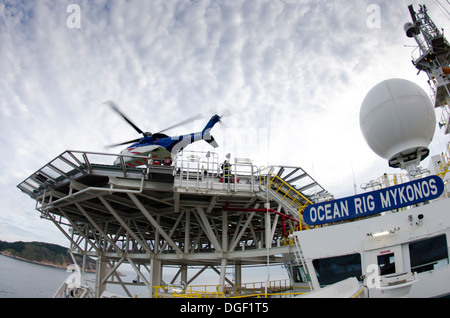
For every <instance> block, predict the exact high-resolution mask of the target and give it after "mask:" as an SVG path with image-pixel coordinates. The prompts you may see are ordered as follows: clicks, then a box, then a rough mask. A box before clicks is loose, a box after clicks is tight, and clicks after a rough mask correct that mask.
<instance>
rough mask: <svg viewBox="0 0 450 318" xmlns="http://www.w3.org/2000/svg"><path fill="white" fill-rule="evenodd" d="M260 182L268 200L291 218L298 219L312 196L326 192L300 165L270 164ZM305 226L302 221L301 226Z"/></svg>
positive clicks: (311, 201) (310, 202)
mask: <svg viewBox="0 0 450 318" xmlns="http://www.w3.org/2000/svg"><path fill="white" fill-rule="evenodd" d="M261 174H262V175H265V176H266V177H265V182H263V183H262V184H261V187H262V188H263V190H265V191H266V192H267V195H268V197H269V199H270V200H273V201H275V202H277V203H278V204H280V205H281V207H282V208H283V209H284V210H285V211H286V212H287V213H288V214H289V215H290V216H291V217H293V218H295V219H298V220H300V219H301V213H302V212H303V210H304V209H305V208H306V207H307V206H308V205H310V204H312V203H313V200H314V198H316V197H318V196H320V195H321V194H324V193H327V192H326V190H325V189H324V188H323V187H322V186H321V185H320V184H318V183H317V182H316V181H315V180H314V179H313V178H312V177H311V176H310V175H309V174H308V173H306V172H305V171H304V170H303V169H302V168H300V167H290V166H271V167H269V168H268V169H267V171H265V172H262V173H261ZM304 227H306V225H305V224H303V222H302V228H304Z"/></svg>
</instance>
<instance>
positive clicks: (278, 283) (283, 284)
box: [153, 279, 302, 298]
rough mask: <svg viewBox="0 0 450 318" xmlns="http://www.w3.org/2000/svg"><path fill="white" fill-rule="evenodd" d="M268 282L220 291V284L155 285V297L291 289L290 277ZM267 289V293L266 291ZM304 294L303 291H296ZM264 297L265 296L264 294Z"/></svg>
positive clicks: (249, 294) (243, 294) (259, 293)
mask: <svg viewBox="0 0 450 318" xmlns="http://www.w3.org/2000/svg"><path fill="white" fill-rule="evenodd" d="M266 283H267V282H252V283H243V284H241V285H225V286H224V290H223V291H219V287H220V286H219V285H189V286H187V287H186V288H185V289H184V290H176V289H174V290H170V286H153V288H154V290H155V292H154V295H153V296H154V297H155V298H226V297H227V298H233V297H256V296H255V295H257V296H258V297H261V296H262V295H269V294H270V295H272V294H284V292H285V291H288V290H291V289H292V286H291V283H290V281H289V280H288V279H283V280H275V281H269V284H268V285H267V288H266ZM266 291H267V293H266ZM295 294H302V293H295ZM263 297H264V296H263Z"/></svg>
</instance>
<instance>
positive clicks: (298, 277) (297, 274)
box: [289, 266, 308, 283]
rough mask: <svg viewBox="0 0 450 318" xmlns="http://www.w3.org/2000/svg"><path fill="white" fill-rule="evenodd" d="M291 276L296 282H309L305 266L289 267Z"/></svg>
mask: <svg viewBox="0 0 450 318" xmlns="http://www.w3.org/2000/svg"><path fill="white" fill-rule="evenodd" d="M289 271H290V274H291V278H292V280H293V281H294V282H296V283H307V282H308V280H307V276H306V273H305V270H304V269H303V266H291V267H289Z"/></svg>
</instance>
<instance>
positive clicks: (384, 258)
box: [377, 253, 395, 275]
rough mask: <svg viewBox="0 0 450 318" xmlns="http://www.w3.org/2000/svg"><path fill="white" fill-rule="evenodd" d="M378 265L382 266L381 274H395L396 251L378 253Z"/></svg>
mask: <svg viewBox="0 0 450 318" xmlns="http://www.w3.org/2000/svg"><path fill="white" fill-rule="evenodd" d="M377 260H378V266H380V275H388V274H395V259H394V253H389V254H384V255H378V257H377Z"/></svg>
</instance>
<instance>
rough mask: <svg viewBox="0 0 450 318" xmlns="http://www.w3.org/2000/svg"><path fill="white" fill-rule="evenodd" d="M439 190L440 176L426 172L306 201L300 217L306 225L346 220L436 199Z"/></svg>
mask: <svg viewBox="0 0 450 318" xmlns="http://www.w3.org/2000/svg"><path fill="white" fill-rule="evenodd" d="M443 192H444V182H443V181H442V179H441V178H439V177H438V176H428V177H425V178H422V179H419V180H414V181H410V182H408V183H403V184H400V185H396V186H392V187H389V188H386V189H381V190H376V191H372V192H368V193H364V194H359V195H355V196H351V197H347V198H342V199H337V200H333V201H328V202H322V203H317V204H313V205H310V206H308V207H306V209H305V211H304V212H303V220H304V221H305V222H306V223H307V224H309V225H319V224H324V223H331V222H337V221H343V220H349V219H354V218H359V217H362V216H367V215H371V214H376V213H380V212H384V211H388V210H394V209H399V208H402V207H405V206H408V205H413V204H417V203H420V202H424V201H428V200H432V199H436V198H438V197H439V196H441V194H442V193H443Z"/></svg>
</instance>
